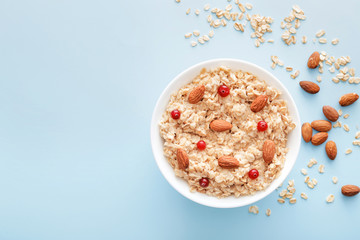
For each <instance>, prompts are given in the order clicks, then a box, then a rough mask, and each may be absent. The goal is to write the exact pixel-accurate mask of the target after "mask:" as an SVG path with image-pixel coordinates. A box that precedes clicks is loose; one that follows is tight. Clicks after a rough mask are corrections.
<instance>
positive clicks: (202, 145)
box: [196, 140, 206, 150]
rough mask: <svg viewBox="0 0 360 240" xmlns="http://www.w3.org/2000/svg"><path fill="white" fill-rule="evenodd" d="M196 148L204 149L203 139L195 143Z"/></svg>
mask: <svg viewBox="0 0 360 240" xmlns="http://www.w3.org/2000/svg"><path fill="white" fill-rule="evenodd" d="M196 146H197V148H198V149H199V150H205V148H206V143H205V142H204V141H203V140H200V141H198V143H197V144H196Z"/></svg>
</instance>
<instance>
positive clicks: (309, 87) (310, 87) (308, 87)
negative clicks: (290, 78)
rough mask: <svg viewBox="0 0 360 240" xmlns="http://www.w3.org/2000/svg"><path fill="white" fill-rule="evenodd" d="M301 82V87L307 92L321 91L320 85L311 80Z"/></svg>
mask: <svg viewBox="0 0 360 240" xmlns="http://www.w3.org/2000/svg"><path fill="white" fill-rule="evenodd" d="M299 84H300V87H301V88H302V89H304V90H305V92H308V93H311V94H315V93H318V92H319V91H320V87H319V85H317V84H316V83H313V82H310V81H301V82H300V83H299Z"/></svg>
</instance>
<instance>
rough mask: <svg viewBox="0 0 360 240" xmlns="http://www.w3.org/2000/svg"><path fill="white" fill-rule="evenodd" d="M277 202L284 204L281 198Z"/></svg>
mask: <svg viewBox="0 0 360 240" xmlns="http://www.w3.org/2000/svg"><path fill="white" fill-rule="evenodd" d="M277 201H278V203H285V200H284V199H282V198H279V199H278V200H277Z"/></svg>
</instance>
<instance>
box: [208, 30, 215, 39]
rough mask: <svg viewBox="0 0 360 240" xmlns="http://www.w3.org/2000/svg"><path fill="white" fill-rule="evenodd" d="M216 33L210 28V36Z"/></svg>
mask: <svg viewBox="0 0 360 240" xmlns="http://www.w3.org/2000/svg"><path fill="white" fill-rule="evenodd" d="M214 34H215V33H214V31H213V30H210V32H209V37H211V38H212V37H214Z"/></svg>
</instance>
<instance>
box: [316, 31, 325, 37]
mask: <svg viewBox="0 0 360 240" xmlns="http://www.w3.org/2000/svg"><path fill="white" fill-rule="evenodd" d="M324 35H325V31H324V30H319V31H318V32H317V33H316V35H315V36H316V37H317V38H320V37H322V36H324Z"/></svg>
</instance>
